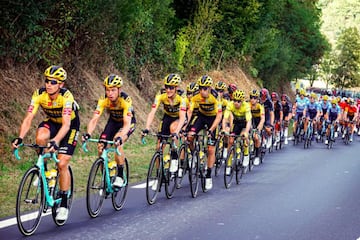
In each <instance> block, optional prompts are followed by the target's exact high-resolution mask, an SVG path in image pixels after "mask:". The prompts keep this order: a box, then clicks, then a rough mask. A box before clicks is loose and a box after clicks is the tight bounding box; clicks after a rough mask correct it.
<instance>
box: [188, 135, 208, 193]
mask: <svg viewBox="0 0 360 240" xmlns="http://www.w3.org/2000/svg"><path fill="white" fill-rule="evenodd" d="M193 136H194V150H193V151H192V154H190V155H189V154H188V158H189V159H188V162H189V182H190V191H191V196H192V197H193V198H196V197H197V194H198V191H199V180H200V182H201V188H202V191H203V192H206V191H207V189H206V188H205V179H206V171H207V138H208V136H207V133H206V129H203V130H202V131H201V133H198V134H194V135H193Z"/></svg>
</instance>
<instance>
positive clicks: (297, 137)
mask: <svg viewBox="0 0 360 240" xmlns="http://www.w3.org/2000/svg"><path fill="white" fill-rule="evenodd" d="M303 135H304V117H302V118H300V119H299V121H298V124H297V127H296V131H295V133H294V145H297V144H298V143H299V142H301V141H302V140H303Z"/></svg>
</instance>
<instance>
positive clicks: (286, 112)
mask: <svg viewBox="0 0 360 240" xmlns="http://www.w3.org/2000/svg"><path fill="white" fill-rule="evenodd" d="M281 105H282V107H283V123H284V143H285V145H286V144H288V134H289V121H290V119H291V118H292V104H291V101H290V98H289V97H288V96H287V95H286V94H282V95H281Z"/></svg>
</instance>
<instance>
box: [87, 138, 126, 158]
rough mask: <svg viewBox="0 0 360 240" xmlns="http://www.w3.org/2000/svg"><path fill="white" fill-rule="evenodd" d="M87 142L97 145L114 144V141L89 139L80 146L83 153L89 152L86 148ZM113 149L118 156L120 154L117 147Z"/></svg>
mask: <svg viewBox="0 0 360 240" xmlns="http://www.w3.org/2000/svg"><path fill="white" fill-rule="evenodd" d="M87 142H97V143H98V142H103V143H108V144H115V142H114V141H110V140H104V139H95V138H90V139H88V140H87V141H85V142H83V144H82V149H83V150H84V152H86V153H88V152H89V150H88V149H87V147H86V145H87ZM115 149H116V150H115V152H116V154H117V155H119V156H120V155H121V153H120V151H119V149H118V148H117V147H116V148H115Z"/></svg>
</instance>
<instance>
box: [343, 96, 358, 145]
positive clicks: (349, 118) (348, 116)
mask: <svg viewBox="0 0 360 240" xmlns="http://www.w3.org/2000/svg"><path fill="white" fill-rule="evenodd" d="M357 114H358V108H357V106H356V104H355V101H354V99H352V98H349V99H348V105H347V106H346V107H345V110H344V115H343V119H344V120H345V121H346V122H349V124H350V139H349V141H350V142H352V141H353V136H354V129H355V124H354V122H353V121H355V120H356V119H357Z"/></svg>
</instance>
